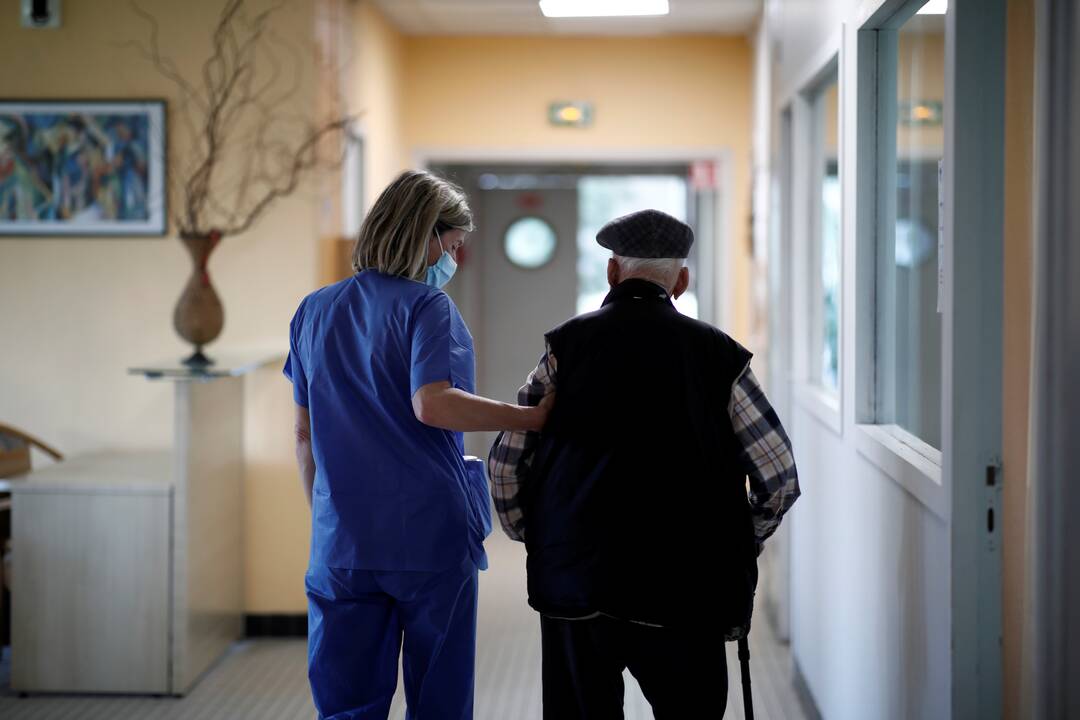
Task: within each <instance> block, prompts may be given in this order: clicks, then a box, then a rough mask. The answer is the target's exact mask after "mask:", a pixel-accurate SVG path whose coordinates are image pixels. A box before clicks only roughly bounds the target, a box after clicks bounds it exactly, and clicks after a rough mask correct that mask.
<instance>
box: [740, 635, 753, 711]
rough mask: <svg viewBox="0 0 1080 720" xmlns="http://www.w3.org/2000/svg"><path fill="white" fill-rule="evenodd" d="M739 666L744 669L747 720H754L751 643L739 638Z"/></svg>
mask: <svg viewBox="0 0 1080 720" xmlns="http://www.w3.org/2000/svg"><path fill="white" fill-rule="evenodd" d="M739 668H740V669H741V670H742V704H743V715H744V716H745V717H746V720H754V698H753V697H751V695H750V643H749V641H747V639H746V635H743V636H742V637H741V638H739Z"/></svg>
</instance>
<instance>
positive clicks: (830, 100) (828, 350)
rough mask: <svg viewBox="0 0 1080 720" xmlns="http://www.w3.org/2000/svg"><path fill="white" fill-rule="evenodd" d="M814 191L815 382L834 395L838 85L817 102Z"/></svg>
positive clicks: (827, 88)
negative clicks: (817, 263)
mask: <svg viewBox="0 0 1080 720" xmlns="http://www.w3.org/2000/svg"><path fill="white" fill-rule="evenodd" d="M814 117H815V131H816V138H815V143H816V146H815V151H816V157H817V164H816V169H815V173H816V177H815V183H814V187H816V188H817V198H816V200H815V203H816V205H817V211H816V214H817V233H816V238H815V240H816V243H815V244H816V248H815V250H816V256H817V258H818V262H819V265H818V279H817V282H816V283H813V284H812V287H813V288H814V291H813V292H814V295H815V297H814V298H813V303H814V305H815V306H816V307H815V308H814V314H815V317H816V322H815V323H814V330H813V332H814V337H812V338H811V340H812V344H811V347H812V348H814V350H813V360H814V362H813V363H812V375H811V380H812V381H814V382H815V383H817V384H820V385H821V386H822V387H824V388H826V389H827V390H830V391H835V390H836V389H837V388H838V387H839V385H840V275H841V265H840V263H841V252H840V163H839V147H840V124H839V117H840V93H839V87H838V85H837V81H836V80H835V79H833V80H832V81H831V82H830V83H829V84H828V85H826V86H824V87H823V88H821V90H820V91H819V92H818V94H817V96H816V98H815V100H814Z"/></svg>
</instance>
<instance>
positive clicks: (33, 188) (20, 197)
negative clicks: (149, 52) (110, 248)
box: [0, 101, 166, 236]
mask: <svg viewBox="0 0 1080 720" xmlns="http://www.w3.org/2000/svg"><path fill="white" fill-rule="evenodd" d="M165 202H166V192H165V104H164V102H161V101H118V102H99V101H79V102H54V101H47V102H42V101H0V235H8V236H11V235H16V236H27V235H163V234H164V233H165V218H166V212H165V210H166V208H165Z"/></svg>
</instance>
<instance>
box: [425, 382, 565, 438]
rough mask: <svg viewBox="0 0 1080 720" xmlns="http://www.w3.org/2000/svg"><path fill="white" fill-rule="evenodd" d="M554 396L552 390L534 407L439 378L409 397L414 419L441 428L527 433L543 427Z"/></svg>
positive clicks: (460, 430) (461, 430)
mask: <svg viewBox="0 0 1080 720" xmlns="http://www.w3.org/2000/svg"><path fill="white" fill-rule="evenodd" d="M554 399H555V395H554V393H552V394H551V395H549V396H548V397H546V398H544V400H543V401H541V403H540V404H539V405H538V406H536V407H521V406H520V405H511V404H509V403H504V402H499V401H497V400H489V399H487V398H485V397H480V396H479V395H473V394H471V393H467V392H465V391H464V390H458V389H457V388H454V387H451V386H450V383H449V382H446V381H441V382H433V383H428V384H427V385H423V386H421V387H420V388H419V389H418V390H417V391H416V393H415V394H414V395H413V397H412V406H413V413H415V415H416V419H417V420H419V421H420V422H422V423H424V424H425V425H430V426H432V427H437V428H441V429H443V430H453V431H454V432H479V431H486V430H492V431H496V430H511V431H522V432H529V431H538V430H541V429H543V427H544V422H545V421H546V420H547V415H548V411H549V410H550V408H551V404H552V402H554Z"/></svg>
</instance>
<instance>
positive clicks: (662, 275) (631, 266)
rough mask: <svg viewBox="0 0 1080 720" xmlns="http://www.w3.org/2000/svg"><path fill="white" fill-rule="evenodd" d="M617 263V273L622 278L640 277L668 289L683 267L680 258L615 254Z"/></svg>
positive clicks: (673, 284)
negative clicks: (633, 256)
mask: <svg viewBox="0 0 1080 720" xmlns="http://www.w3.org/2000/svg"><path fill="white" fill-rule="evenodd" d="M615 262H617V263H618V264H619V274H620V275H621V276H622V279H623V280H629V279H630V278H641V279H642V280H651V281H652V282H654V283H657V284H658V285H663V286H664V287H665V288H667V289H668V290H671V289H672V288H673V287H675V281H676V280H678V279H679V271H680V270H682V267H683V259H682V258H632V257H623V256H622V255H615Z"/></svg>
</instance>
